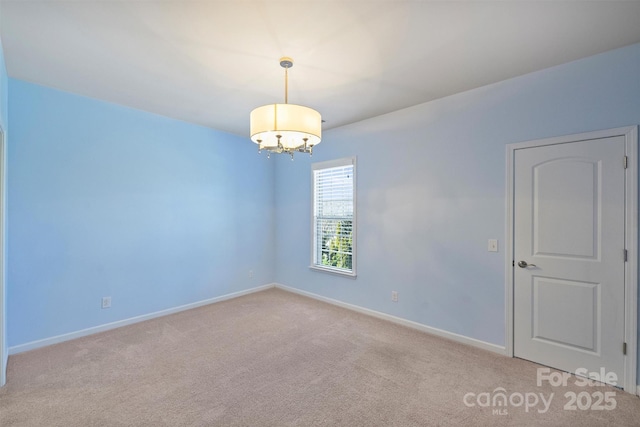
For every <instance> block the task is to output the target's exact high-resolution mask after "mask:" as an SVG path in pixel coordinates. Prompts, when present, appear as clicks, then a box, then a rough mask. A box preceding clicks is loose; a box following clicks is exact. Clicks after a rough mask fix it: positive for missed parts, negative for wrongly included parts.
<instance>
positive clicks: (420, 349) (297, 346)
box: [0, 289, 640, 427]
mask: <svg viewBox="0 0 640 427" xmlns="http://www.w3.org/2000/svg"><path fill="white" fill-rule="evenodd" d="M537 368H540V366H539V365H536V364H534V363H531V362H527V361H524V360H520V359H514V358H508V357H505V356H501V355H498V354H494V353H491V352H487V351H484V350H481V349H477V348H473V347H469V346H465V345H462V344H459V343H456V342H452V341H449V340H446V339H443V338H439V337H435V336H431V335H429V334H425V333H421V332H418V331H415V330H412V329H409V328H406V327H403V326H399V325H396V324H393V323H389V322H386V321H383V320H380V319H376V318H372V317H369V316H365V315H362V314H358V313H354V312H351V311H349V310H345V309H342V308H339V307H335V306H332V305H329V304H326V303H322V302H319V301H316V300H312V299H309V298H306V297H303V296H299V295H296V294H292V293H289V292H285V291H283V290H279V289H269V290H266V291H263V292H257V293H254V294H250V295H246V296H243V297H239V298H236V299H233V300H228V301H224V302H220V303H217V304H212V305H208V306H204V307H200V308H197V309H193V310H189V311H184V312H181V313H177V314H173V315H170V316H166V317H162V318H157V319H153V320H149V321H146V322H141V323H137V324H134V325H130V326H126V327H123V328H119V329H115V330H111V331H107V332H103V333H99V334H95V335H91V336H87V337H84V338H80V339H77V340H73V341H68V342H65V343H61V344H57V345H52V346H49V347H45V348H41V349H37V350H33V351H29V352H25V353H21V354H17V355H13V356H11V357H10V358H9V366H8V383H7V385H6V386H5V387H3V388H2V389H0V425H2V426H3V427H5V426H65V427H67V426H83V427H86V426H368V427H369V426H474V425H479V426H489V425H491V426H511V425H513V426H565V427H566V426H604V425H619V426H638V425H640V399H638V397H636V396H634V395H632V394H628V393H625V392H623V391H621V390H619V389H616V388H613V387H610V386H601V385H596V384H595V383H591V385H588V386H581V385H579V384H576V382H577V381H576V378H575V377H571V378H570V379H569V381H568V384H567V385H566V386H564V385H560V386H556V387H553V386H552V385H551V384H549V383H548V382H547V381H545V382H544V383H543V384H542V385H540V386H538V385H537V383H536V378H537V377H536V372H537V371H536V370H537ZM552 372H553V371H552ZM496 389H497V390H496ZM500 392H502V393H504V395H505V396H506V397H507V399H506V402H505V401H503V400H500V399H496V400H495V405H494V402H493V400H494V399H493V397H494V396H498V395H499V393H500ZM574 395H575V396H576V397H577V398H576V401H575V402H573V405H572V402H571V400H572V396H574ZM601 395H602V396H601ZM534 397H535V399H534ZM605 397H606V399H605ZM536 399H537V402H536ZM603 399H605V400H603ZM598 400H601V402H600V403H599V404H597V403H598V402H597V401H598ZM527 402H528V403H527ZM543 402H549V403H548V406H546V404H545V403H543ZM500 403H504V405H500ZM534 403H536V404H535V405H534ZM572 406H575V409H572ZM545 408H546V409H545Z"/></svg>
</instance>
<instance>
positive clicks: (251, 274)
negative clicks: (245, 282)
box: [249, 270, 253, 279]
mask: <svg viewBox="0 0 640 427" xmlns="http://www.w3.org/2000/svg"><path fill="white" fill-rule="evenodd" d="M249 279H253V270H249Z"/></svg>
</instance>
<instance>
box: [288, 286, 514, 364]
mask: <svg viewBox="0 0 640 427" xmlns="http://www.w3.org/2000/svg"><path fill="white" fill-rule="evenodd" d="M275 287H276V288H278V289H282V290H283V291H287V292H292V293H294V294H299V295H303V296H306V297H309V298H313V299H316V300H319V301H324V302H327V303H329V304H333V305H336V306H338V307H342V308H346V309H348V310H352V311H356V312H358V313H362V314H366V315H368V316H372V317H376V318H378V319H383V320H387V321H389V322H393V323H397V324H399V325H403V326H407V327H409V328H412V329H417V330H418V331H421V332H426V333H428V334H433V335H437V336H439V337H442V338H447V339H450V340H452V341H455V342H459V343H462V344H466V345H470V346H473V347H477V348H481V349H483V350H488V351H492V352H494V353H498V354H502V355H506V354H507V351H506V348H505V347H503V346H500V345H497V344H492V343H488V342H486V341H481V340H478V339H475V338H470V337H467V336H464V335H459V334H456V333H453V332H448V331H445V330H443V329H438V328H433V327H431V326H427V325H424V324H422V323H418V322H414V321H412V320H407V319H403V318H401V317H396V316H392V315H390V314H386V313H381V312H379V311H375V310H370V309H368V308H364V307H360V306H358V305H354V304H349V303H346V302H342V301H338V300H335V299H332V298H327V297H324V296H322V295H318V294H314V293H311V292H307V291H302V290H300V289H296V288H291V287H289V286H285V285H282V284H280V283H275Z"/></svg>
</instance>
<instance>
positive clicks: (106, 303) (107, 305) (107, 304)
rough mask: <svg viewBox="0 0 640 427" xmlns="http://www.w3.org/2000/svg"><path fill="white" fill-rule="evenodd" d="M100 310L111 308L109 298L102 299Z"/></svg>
mask: <svg viewBox="0 0 640 427" xmlns="http://www.w3.org/2000/svg"><path fill="white" fill-rule="evenodd" d="M102 308H111V297H102Z"/></svg>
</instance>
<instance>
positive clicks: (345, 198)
mask: <svg viewBox="0 0 640 427" xmlns="http://www.w3.org/2000/svg"><path fill="white" fill-rule="evenodd" d="M354 174H355V159H353V158H349V159H341V160H337V161H332V162H323V163H316V164H314V165H313V229H312V233H313V243H312V244H313V250H312V267H315V268H320V269H326V270H331V271H334V272H339V273H345V274H349V275H355V203H354V201H355V176H354Z"/></svg>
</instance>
